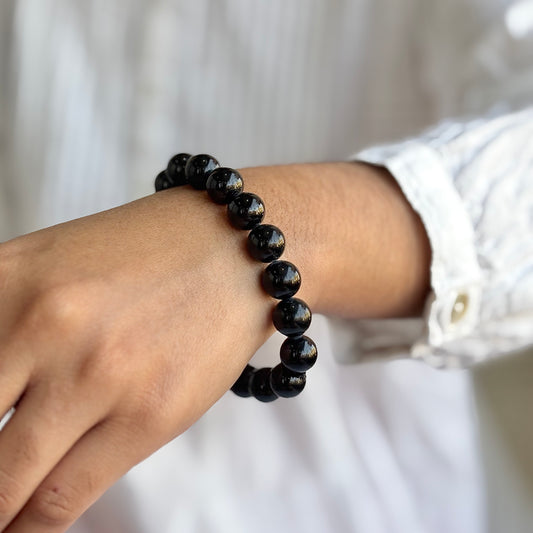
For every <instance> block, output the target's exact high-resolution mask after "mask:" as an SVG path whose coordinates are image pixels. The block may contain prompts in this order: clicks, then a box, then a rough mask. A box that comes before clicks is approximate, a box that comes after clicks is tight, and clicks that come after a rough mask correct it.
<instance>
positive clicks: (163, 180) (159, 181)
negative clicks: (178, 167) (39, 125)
mask: <svg viewBox="0 0 533 533" xmlns="http://www.w3.org/2000/svg"><path fill="white" fill-rule="evenodd" d="M154 185H155V190H156V192H159V191H164V190H165V189H170V188H171V187H174V185H173V184H172V182H171V181H170V179H169V177H168V176H167V172H166V170H162V171H161V172H160V173H159V174H158V175H157V178H156V179H155V183H154Z"/></svg>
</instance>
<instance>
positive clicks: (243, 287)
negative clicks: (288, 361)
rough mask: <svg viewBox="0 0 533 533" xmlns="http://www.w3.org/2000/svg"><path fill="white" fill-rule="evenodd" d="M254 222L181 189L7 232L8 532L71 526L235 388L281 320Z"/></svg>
mask: <svg viewBox="0 0 533 533" xmlns="http://www.w3.org/2000/svg"><path fill="white" fill-rule="evenodd" d="M245 235H246V232H239V231H236V230H234V229H233V228H231V227H230V226H229V224H228V223H227V222H226V216H225V212H224V209H221V208H217V206H215V205H214V204H212V203H211V202H210V201H209V200H208V199H207V197H206V196H205V195H204V194H201V193H198V192H197V191H192V190H185V189H183V190H179V191H178V190H175V191H167V192H164V193H158V194H157V195H153V196H151V197H148V198H145V199H142V200H140V201H137V202H134V203H132V204H128V205H126V206H123V207H120V208H117V209H114V210H111V211H108V212H104V213H100V214H97V215H94V216H90V217H87V218H84V219H80V220H76V221H73V222H69V223H66V224H62V225H59V226H55V227H52V228H49V229H46V230H42V231H39V232H36V233H33V234H30V235H27V236H24V237H21V238H18V239H15V240H13V241H10V242H8V243H4V244H2V245H0V280H1V281H0V298H1V301H2V305H1V307H0V412H1V413H5V412H6V411H7V410H8V409H9V408H10V407H11V406H12V405H14V404H15V403H17V409H16V412H15V414H14V416H13V417H12V419H11V420H10V421H9V423H8V424H7V425H6V427H5V429H4V430H3V431H2V432H1V433H0V530H3V529H4V528H6V527H7V526H8V524H10V525H9V526H8V527H7V530H6V531H8V532H10V533H15V532H20V533H22V532H24V533H27V532H28V531H31V532H32V533H33V532H35V533H38V532H52V531H53V532H56V531H63V530H65V529H66V528H67V526H68V525H69V524H70V523H72V522H73V521H74V520H75V519H76V518H77V517H78V516H79V515H80V514H81V513H82V512H83V511H84V510H85V509H86V508H87V507H88V506H89V505H90V504H91V503H92V502H93V501H94V500H95V499H97V498H98V497H99V496H100V494H102V492H103V491H105V490H106V489H107V488H108V487H109V486H110V485H111V484H112V483H113V482H115V481H116V480H117V478H119V477H120V476H121V475H123V474H124V473H125V472H126V471H127V470H129V469H130V468H131V467H132V466H134V465H135V464H136V463H138V462H139V461H141V460H142V459H144V458H145V457H147V456H148V455H150V454H151V453H153V452H154V451H155V450H157V449H158V448H159V447H161V446H162V445H164V444H165V443H167V442H168V441H170V440H171V439H173V438H174V437H175V436H177V435H178V434H180V433H182V432H183V431H184V430H185V429H186V428H187V427H188V426H190V425H191V424H192V423H193V422H194V421H195V420H196V419H197V418H198V417H199V416H200V415H202V414H203V413H204V412H205V411H206V410H207V409H208V408H209V407H210V406H211V405H212V404H213V403H214V402H215V401H216V400H217V399H218V398H219V397H220V396H221V395H222V394H223V393H224V392H225V391H227V390H228V388H229V387H230V386H231V385H232V383H233V382H234V381H235V379H236V378H237V377H238V375H239V373H240V371H241V370H242V368H243V367H244V365H245V364H246V362H247V361H248V359H249V358H250V357H251V356H252V355H253V353H254V352H255V351H256V350H257V348H258V347H259V346H260V345H261V344H262V343H263V342H264V341H265V340H266V339H267V337H268V336H269V335H270V334H271V333H272V326H271V324H270V318H269V309H270V308H271V307H272V304H273V300H271V299H269V298H268V297H267V296H266V295H264V294H263V292H262V290H261V288H260V285H259V273H260V268H261V267H260V265H259V264H258V263H256V262H253V261H252V260H251V259H248V257H247V255H246V253H244V252H243V250H242V248H243V239H244V238H245ZM17 514H18V516H17Z"/></svg>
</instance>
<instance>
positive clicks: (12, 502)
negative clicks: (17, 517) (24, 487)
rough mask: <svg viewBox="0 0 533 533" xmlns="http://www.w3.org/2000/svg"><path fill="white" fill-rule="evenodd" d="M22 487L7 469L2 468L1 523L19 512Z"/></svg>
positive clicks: (0, 478)
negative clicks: (18, 506)
mask: <svg viewBox="0 0 533 533" xmlns="http://www.w3.org/2000/svg"><path fill="white" fill-rule="evenodd" d="M20 494H21V487H20V485H19V484H18V483H17V482H16V480H15V479H14V478H13V477H12V476H11V475H10V474H8V473H7V472H6V471H5V470H3V469H2V470H0V523H3V522H5V521H6V520H9V518H11V517H12V516H13V515H14V514H15V513H16V512H17V503H18V501H19V499H20Z"/></svg>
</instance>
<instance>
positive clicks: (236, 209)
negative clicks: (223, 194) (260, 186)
mask: <svg viewBox="0 0 533 533" xmlns="http://www.w3.org/2000/svg"><path fill="white" fill-rule="evenodd" d="M264 216H265V206H264V204H263V201H262V200H261V198H259V196H257V194H253V193H251V192H243V193H242V194H239V196H237V197H236V198H234V199H233V200H232V201H231V202H230V203H229V204H228V218H229V221H230V223H231V225H232V226H233V227H234V228H237V229H252V228H254V227H255V226H257V225H258V224H260V223H261V221H262V220H263V217H264Z"/></svg>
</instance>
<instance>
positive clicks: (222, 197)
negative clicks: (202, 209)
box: [206, 167, 244, 204]
mask: <svg viewBox="0 0 533 533" xmlns="http://www.w3.org/2000/svg"><path fill="white" fill-rule="evenodd" d="M243 185H244V184H243V181H242V177H241V175H240V174H239V173H238V172H237V171H236V170H233V169H232V168H227V167H219V168H216V169H215V170H213V172H211V174H209V177H208V178H207V182H206V188H207V194H209V196H210V198H211V200H213V201H214V202H216V203H217V204H229V203H230V202H231V201H232V200H233V199H234V198H235V197H236V196H238V195H239V194H240V193H241V192H242V188H243Z"/></svg>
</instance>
